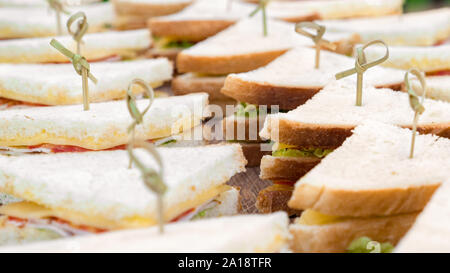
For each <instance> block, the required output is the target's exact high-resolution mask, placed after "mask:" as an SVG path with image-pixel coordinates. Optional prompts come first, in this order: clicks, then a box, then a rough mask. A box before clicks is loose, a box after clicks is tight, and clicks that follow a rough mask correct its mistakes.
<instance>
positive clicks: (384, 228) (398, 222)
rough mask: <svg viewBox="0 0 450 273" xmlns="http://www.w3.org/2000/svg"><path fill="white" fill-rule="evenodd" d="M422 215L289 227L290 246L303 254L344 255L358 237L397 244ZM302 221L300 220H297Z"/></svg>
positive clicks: (292, 225) (349, 219) (413, 214)
mask: <svg viewBox="0 0 450 273" xmlns="http://www.w3.org/2000/svg"><path fill="white" fill-rule="evenodd" d="M418 214H419V213H407V214H400V215H394V216H386V217H369V218H356V217H355V218H348V219H345V220H341V221H338V222H335V223H328V224H323V225H303V224H299V223H298V222H297V221H298V220H297V221H296V222H294V223H293V224H291V225H290V226H289V231H290V232H291V234H292V237H293V239H292V240H291V242H290V247H291V249H292V251H294V252H300V253H305V252H306V253H310V252H313V253H342V252H346V251H347V248H348V247H349V246H350V244H351V243H352V242H353V240H356V239H358V238H361V237H363V236H365V237H369V238H371V239H372V240H374V241H377V242H379V243H390V244H392V245H396V244H397V243H398V241H399V240H400V239H401V238H402V237H403V236H404V235H405V234H406V232H408V230H409V229H410V228H411V226H412V225H413V224H414V220H415V219H416V217H417V215H418ZM297 219H299V218H297Z"/></svg>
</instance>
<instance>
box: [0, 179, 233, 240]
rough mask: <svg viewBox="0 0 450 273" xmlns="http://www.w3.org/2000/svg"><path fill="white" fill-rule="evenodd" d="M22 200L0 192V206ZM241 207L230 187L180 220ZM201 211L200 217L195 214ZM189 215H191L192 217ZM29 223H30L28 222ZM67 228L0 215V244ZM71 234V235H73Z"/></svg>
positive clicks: (55, 233) (222, 213)
mask: <svg viewBox="0 0 450 273" xmlns="http://www.w3.org/2000/svg"><path fill="white" fill-rule="evenodd" d="M21 201H23V200H21V199H18V198H15V197H13V196H11V195H6V194H0V206H1V205H7V204H10V203H14V202H21ZM240 209H241V204H240V195H239V190H238V189H236V188H234V187H230V190H227V191H224V192H222V193H220V194H219V195H218V196H217V197H216V198H214V199H213V200H212V201H211V202H210V203H208V204H204V205H202V206H200V207H198V208H197V209H196V210H195V211H194V212H193V213H192V214H193V215H192V216H193V218H190V219H183V220H180V221H190V220H198V219H207V218H214V217H223V216H232V215H237V214H238V213H239V211H240ZM200 212H203V214H202V215H201V217H199V215H196V214H198V213H200ZM192 216H191V217H192ZM30 223H31V224H30ZM67 231H68V230H67V229H66V230H65V229H64V228H62V227H61V226H58V225H52V223H50V224H48V223H45V221H44V222H43V223H39V222H37V221H36V222H34V223H33V221H31V222H28V223H26V224H25V225H23V226H20V225H17V223H15V222H14V220H13V221H9V219H8V217H7V216H0V246H5V245H18V244H25V243H30V242H36V241H46V240H51V239H57V238H64V237H68V236H71V235H69V234H67V233H66V232H67ZM78 232H79V233H75V234H73V235H85V234H89V232H83V231H82V230H78ZM73 235H72V236H73Z"/></svg>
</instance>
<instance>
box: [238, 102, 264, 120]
mask: <svg viewBox="0 0 450 273" xmlns="http://www.w3.org/2000/svg"><path fill="white" fill-rule="evenodd" d="M234 114H235V115H236V116H237V117H249V118H253V117H257V116H258V115H259V109H258V106H257V105H254V104H249V103H245V102H240V103H239V104H238V105H237V106H236V112H235V113H234Z"/></svg>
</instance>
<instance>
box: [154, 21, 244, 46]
mask: <svg viewBox="0 0 450 273" xmlns="http://www.w3.org/2000/svg"><path fill="white" fill-rule="evenodd" d="M234 23H235V20H180V21H177V20H167V21H165V20H164V19H158V18H151V19H149V20H148V21H147V26H148V27H149V28H150V30H151V32H152V34H153V35H155V36H160V37H171V38H175V39H178V40H187V41H190V42H200V41H202V40H204V39H206V38H208V37H211V36H213V35H215V34H217V33H219V32H221V31H222V30H224V29H226V28H228V27H229V26H231V25H233V24H234Z"/></svg>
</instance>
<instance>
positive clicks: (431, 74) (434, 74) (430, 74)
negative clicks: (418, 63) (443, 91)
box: [427, 70, 450, 76]
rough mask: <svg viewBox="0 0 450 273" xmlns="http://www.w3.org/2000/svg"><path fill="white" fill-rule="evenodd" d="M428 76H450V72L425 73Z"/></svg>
mask: <svg viewBox="0 0 450 273" xmlns="http://www.w3.org/2000/svg"><path fill="white" fill-rule="evenodd" d="M427 75H428V76H450V70H441V71H436V72H429V73H427Z"/></svg>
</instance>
